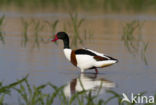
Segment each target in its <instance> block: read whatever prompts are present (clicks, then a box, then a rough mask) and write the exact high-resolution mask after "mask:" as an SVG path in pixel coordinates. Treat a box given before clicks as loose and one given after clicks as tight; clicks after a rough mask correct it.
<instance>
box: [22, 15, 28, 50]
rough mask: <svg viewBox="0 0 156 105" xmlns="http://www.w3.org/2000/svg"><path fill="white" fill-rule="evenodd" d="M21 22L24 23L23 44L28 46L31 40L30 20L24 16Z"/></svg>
mask: <svg viewBox="0 0 156 105" xmlns="http://www.w3.org/2000/svg"><path fill="white" fill-rule="evenodd" d="M21 22H22V25H23V34H22V35H23V36H22V43H21V44H22V46H24V47H26V45H27V42H28V41H29V37H28V27H29V25H30V24H29V22H28V21H26V20H24V19H23V18H21Z"/></svg>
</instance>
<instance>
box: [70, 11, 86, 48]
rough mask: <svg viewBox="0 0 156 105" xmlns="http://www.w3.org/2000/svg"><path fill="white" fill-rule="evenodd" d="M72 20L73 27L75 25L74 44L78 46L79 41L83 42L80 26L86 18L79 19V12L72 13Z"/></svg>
mask: <svg viewBox="0 0 156 105" xmlns="http://www.w3.org/2000/svg"><path fill="white" fill-rule="evenodd" d="M70 18H71V22H72V27H73V31H74V33H73V38H72V45H74V46H77V43H78V41H79V42H80V43H81V44H83V40H82V39H81V37H80V34H79V28H80V26H81V25H82V23H83V22H84V19H80V20H79V19H78V14H77V13H76V14H70Z"/></svg>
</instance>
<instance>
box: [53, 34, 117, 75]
mask: <svg viewBox="0 0 156 105" xmlns="http://www.w3.org/2000/svg"><path fill="white" fill-rule="evenodd" d="M58 39H60V40H63V43H64V49H63V51H64V54H65V57H66V58H67V59H68V60H69V61H70V62H71V63H72V64H73V65H74V66H76V67H79V68H80V70H81V72H84V71H85V70H87V69H94V70H95V72H96V74H97V73H98V69H97V68H103V67H107V66H110V65H112V64H115V63H117V62H118V60H117V59H115V58H113V57H110V56H107V55H105V54H102V53H98V52H96V51H93V50H90V49H87V48H82V49H77V50H72V49H70V46H69V37H68V35H67V33H65V32H58V33H57V34H56V35H55V39H53V40H52V41H53V42H55V41H57V40H58Z"/></svg>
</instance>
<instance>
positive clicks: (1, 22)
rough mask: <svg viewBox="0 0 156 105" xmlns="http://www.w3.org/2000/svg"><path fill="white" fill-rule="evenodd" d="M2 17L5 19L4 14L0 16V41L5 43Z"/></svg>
mask: <svg viewBox="0 0 156 105" xmlns="http://www.w3.org/2000/svg"><path fill="white" fill-rule="evenodd" d="M4 19H5V16H2V17H0V41H1V42H2V43H3V44H4V43H5V38H4V32H3V30H2V27H3V23H4Z"/></svg>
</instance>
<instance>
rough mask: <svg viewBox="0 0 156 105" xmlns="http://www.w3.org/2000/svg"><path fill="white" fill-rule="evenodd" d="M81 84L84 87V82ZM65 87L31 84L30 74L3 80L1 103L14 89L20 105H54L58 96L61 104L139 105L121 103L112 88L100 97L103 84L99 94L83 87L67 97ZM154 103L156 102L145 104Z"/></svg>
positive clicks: (0, 92) (50, 84) (117, 94)
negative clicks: (8, 80) (9, 82)
mask: <svg viewBox="0 0 156 105" xmlns="http://www.w3.org/2000/svg"><path fill="white" fill-rule="evenodd" d="M80 83H81V81H80ZM81 86H82V88H83V85H82V84H81ZM47 89H49V90H53V91H51V92H48V93H47V92H45V90H47ZM63 89H64V85H63V86H60V87H57V86H55V85H53V84H52V83H45V84H41V85H39V86H35V85H31V84H30V83H29V81H28V76H26V77H24V78H22V79H20V80H17V81H16V82H13V83H11V84H9V85H5V86H4V85H2V82H0V105H3V104H4V100H5V102H7V99H5V96H6V95H10V97H13V94H12V91H16V92H17V94H18V96H19V99H18V101H17V102H18V104H19V105H53V104H54V102H55V99H56V98H57V99H59V102H60V104H61V105H108V104H110V103H111V102H112V101H113V102H114V101H115V102H116V105H137V103H128V102H123V103H121V100H122V95H121V94H119V93H117V92H115V91H113V90H110V89H109V90H107V91H106V93H107V94H109V95H110V97H109V98H107V99H103V98H98V96H99V93H100V91H101V89H102V84H101V87H100V88H97V89H98V91H97V94H94V95H93V94H92V92H93V90H85V89H84V88H83V90H82V91H79V92H76V93H74V94H73V95H72V96H71V97H66V96H65V94H64V92H63ZM106 93H105V94H106ZM145 94H146V92H141V93H140V96H141V95H145ZM136 96H137V95H136ZM155 102H156V94H155ZM5 104H7V103H5ZM154 104H156V103H153V104H144V105H154Z"/></svg>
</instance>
